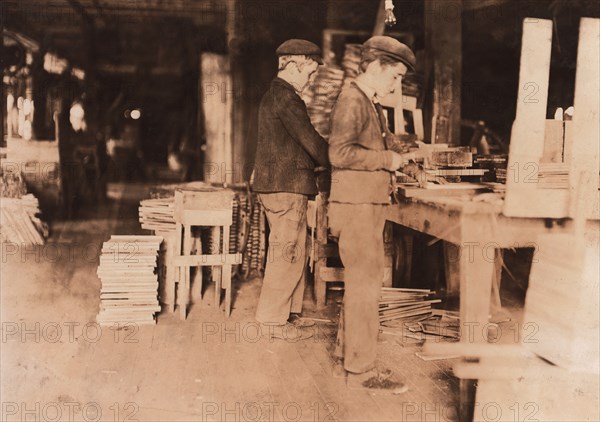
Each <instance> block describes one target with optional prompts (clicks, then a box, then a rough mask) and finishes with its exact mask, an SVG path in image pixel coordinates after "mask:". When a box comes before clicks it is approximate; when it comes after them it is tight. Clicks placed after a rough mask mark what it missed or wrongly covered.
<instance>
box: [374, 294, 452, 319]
mask: <svg viewBox="0 0 600 422" xmlns="http://www.w3.org/2000/svg"><path fill="white" fill-rule="evenodd" d="M434 293H435V292H432V291H431V290H428V289H399V288H393V287H383V288H382V290H381V298H380V299H379V322H380V323H385V322H389V321H396V320H402V321H403V322H408V321H413V322H414V321H420V320H423V319H426V318H428V317H429V316H431V311H432V310H431V305H432V304H434V303H440V302H441V300H440V299H428V297H429V296H431V295H433V294H434Z"/></svg>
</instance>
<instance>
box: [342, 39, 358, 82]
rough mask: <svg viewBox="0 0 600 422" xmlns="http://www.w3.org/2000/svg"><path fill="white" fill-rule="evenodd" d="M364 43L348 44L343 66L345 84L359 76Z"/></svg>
mask: <svg viewBox="0 0 600 422" xmlns="http://www.w3.org/2000/svg"><path fill="white" fill-rule="evenodd" d="M361 51H362V44H346V48H345V50H344V57H343V58H342V67H343V68H344V79H345V81H344V84H346V83H348V82H350V81H352V80H354V78H356V77H357V76H358V73H359V66H360V55H361Z"/></svg>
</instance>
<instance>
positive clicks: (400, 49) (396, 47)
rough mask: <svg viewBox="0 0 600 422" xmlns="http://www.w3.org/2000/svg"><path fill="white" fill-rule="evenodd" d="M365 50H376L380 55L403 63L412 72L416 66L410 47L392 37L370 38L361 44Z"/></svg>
mask: <svg viewBox="0 0 600 422" xmlns="http://www.w3.org/2000/svg"><path fill="white" fill-rule="evenodd" d="M366 48H369V49H372V50H378V51H379V52H381V53H382V54H385V55H386V56H388V57H390V58H392V59H394V60H397V61H399V62H402V63H404V64H405V65H406V67H408V68H409V69H410V70H413V71H414V70H415V67H416V65H417V59H416V58H415V54H414V53H413V52H412V50H411V49H410V47H408V46H407V45H406V44H402V43H401V42H400V41H398V40H397V39H394V38H392V37H387V36H384V35H376V36H374V37H371V38H369V39H368V40H367V41H365V43H364V44H363V49H366Z"/></svg>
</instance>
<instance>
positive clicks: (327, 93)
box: [306, 66, 344, 138]
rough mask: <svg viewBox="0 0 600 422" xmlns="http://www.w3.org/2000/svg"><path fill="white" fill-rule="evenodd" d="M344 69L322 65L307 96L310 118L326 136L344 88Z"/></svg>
mask: <svg viewBox="0 0 600 422" xmlns="http://www.w3.org/2000/svg"><path fill="white" fill-rule="evenodd" d="M343 80H344V71H343V70H340V69H336V68H334V67H328V66H320V67H319V70H318V71H317V76H316V77H315V81H314V83H313V84H312V86H311V89H310V90H309V93H308V95H307V98H306V103H307V105H308V114H309V116H310V120H311V122H312V124H313V126H314V127H315V129H316V130H317V132H319V133H320V134H321V136H323V137H324V138H328V137H329V116H330V115H331V110H332V109H333V106H334V105H335V102H336V100H337V97H338V95H339V94H340V91H341V89H342V82H343Z"/></svg>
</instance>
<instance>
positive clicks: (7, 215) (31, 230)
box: [0, 193, 48, 245]
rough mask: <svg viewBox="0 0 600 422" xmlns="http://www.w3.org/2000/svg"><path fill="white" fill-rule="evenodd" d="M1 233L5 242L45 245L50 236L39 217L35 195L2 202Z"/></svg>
mask: <svg viewBox="0 0 600 422" xmlns="http://www.w3.org/2000/svg"><path fill="white" fill-rule="evenodd" d="M0 210H1V211H2V216H1V219H0V232H1V233H2V241H3V242H13V243H18V244H21V245H43V244H44V238H45V237H46V236H47V235H48V227H47V225H46V224H45V223H44V222H42V220H40V218H39V217H37V216H38V215H39V214H40V208H39V202H38V200H37V198H36V197H35V196H33V194H30V193H29V194H26V195H23V196H22V197H20V198H2V199H1V200H0Z"/></svg>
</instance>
